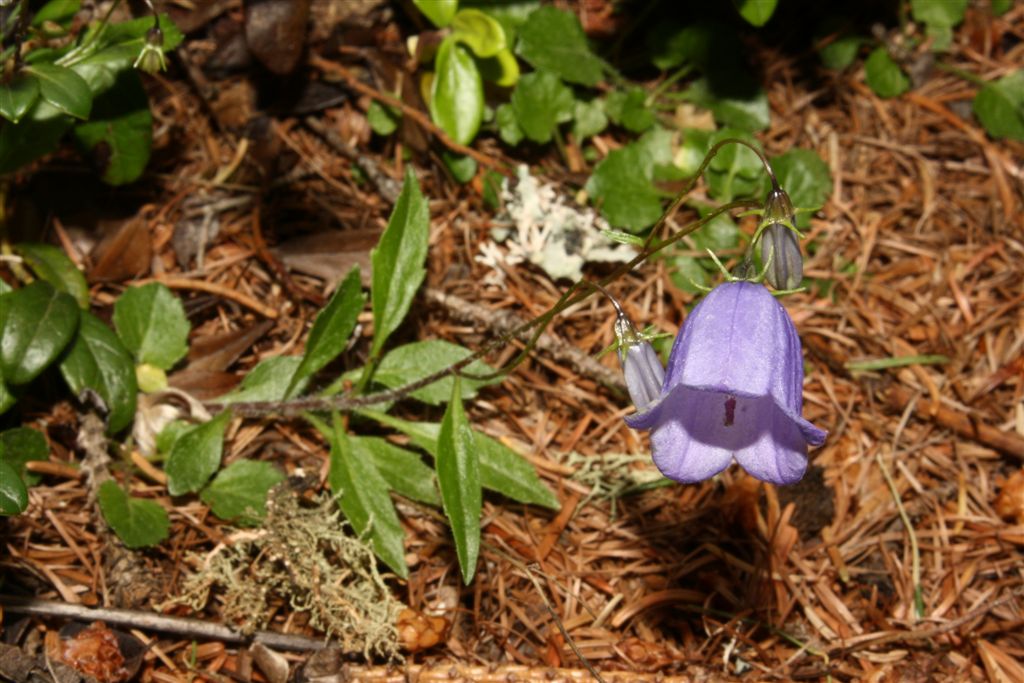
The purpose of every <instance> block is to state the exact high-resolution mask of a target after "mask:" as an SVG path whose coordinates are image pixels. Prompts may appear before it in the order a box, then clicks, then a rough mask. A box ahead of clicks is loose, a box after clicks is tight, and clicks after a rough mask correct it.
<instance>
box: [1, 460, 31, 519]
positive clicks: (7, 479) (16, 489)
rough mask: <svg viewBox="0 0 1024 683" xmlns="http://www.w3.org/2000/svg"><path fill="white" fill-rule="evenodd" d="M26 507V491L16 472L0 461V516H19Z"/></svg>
mask: <svg viewBox="0 0 1024 683" xmlns="http://www.w3.org/2000/svg"><path fill="white" fill-rule="evenodd" d="M27 507H28V489H27V488H26V487H25V482H24V481H22V479H21V477H20V476H18V472H17V470H15V469H14V468H13V467H11V466H10V465H8V464H7V463H6V462H3V461H0V515H19V514H21V513H22V512H24V511H25V508H27Z"/></svg>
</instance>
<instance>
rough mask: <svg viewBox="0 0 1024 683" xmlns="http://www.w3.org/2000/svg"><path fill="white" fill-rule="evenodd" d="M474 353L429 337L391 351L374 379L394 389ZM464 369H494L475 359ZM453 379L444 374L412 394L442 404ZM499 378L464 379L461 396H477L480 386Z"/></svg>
mask: <svg viewBox="0 0 1024 683" xmlns="http://www.w3.org/2000/svg"><path fill="white" fill-rule="evenodd" d="M471 354H472V351H470V350H469V349H466V348H463V347H461V346H458V345H456V344H452V343H451V342H446V341H443V340H441V339H429V340H426V341H419V342H413V343H411V344H405V345H403V346H399V347H397V348H395V349H392V350H391V351H388V353H387V354H386V355H385V356H384V358H382V359H381V361H380V365H378V366H377V371H376V373H374V375H373V381H375V382H379V383H380V384H383V385H384V386H386V387H388V388H391V389H394V388H396V387H400V386H403V385H405V384H409V383H411V382H415V381H417V380H420V379H423V378H424V377H427V376H429V375H432V374H433V373H435V372H438V371H439V370H443V369H445V368H447V367H448V366H450V365H452V364H454V363H457V362H458V361H460V360H462V359H464V358H466V357H467V356H469V355H471ZM465 369H466V372H468V373H472V374H477V375H485V374H489V373H491V372H493V371H494V369H493V368H491V367H490V366H489V365H487V364H486V363H484V362H482V361H479V360H477V361H473V362H472V363H470V364H469V366H467V367H466V368H465ZM454 381H455V380H454V378H452V377H445V378H444V379H441V380H438V381H437V382H434V383H433V384H429V385H427V386H425V387H423V388H421V389H417V390H416V391H414V392H412V394H410V395H411V396H412V397H413V398H416V399H419V400H420V401H423V402H424V403H429V404H431V405H440V404H442V403H444V402H445V401H447V400H448V398H449V397H450V396H451V395H452V384H453V383H454ZM500 381H501V380H500V379H498V380H492V381H491V382H482V381H479V380H475V379H470V378H463V380H462V398H463V399H464V400H465V399H470V398H472V397H473V396H475V395H476V392H477V391H478V390H479V389H480V387H482V386H485V385H486V384H493V383H494V382H500Z"/></svg>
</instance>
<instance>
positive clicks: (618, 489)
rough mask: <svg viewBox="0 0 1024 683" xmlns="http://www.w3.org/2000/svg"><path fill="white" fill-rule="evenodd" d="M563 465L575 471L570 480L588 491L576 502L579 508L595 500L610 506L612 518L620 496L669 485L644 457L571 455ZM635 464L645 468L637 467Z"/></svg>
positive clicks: (616, 454) (573, 453)
mask: <svg viewBox="0 0 1024 683" xmlns="http://www.w3.org/2000/svg"><path fill="white" fill-rule="evenodd" d="M564 462H565V464H566V465H568V466H569V467H572V468H573V469H574V470H575V471H574V472H573V473H572V475H571V476H570V479H573V480H574V481H578V482H580V483H581V484H586V485H587V486H589V487H590V493H588V494H587V495H586V496H585V497H584V498H583V500H581V501H580V507H583V506H585V505H587V504H588V503H589V502H590V501H592V500H595V499H596V500H607V501H610V502H611V505H612V509H611V514H612V517H613V518H614V517H615V514H616V502H617V501H618V499H619V498H621V497H622V496H625V495H629V494H631V493H637V492H639V491H642V490H645V489H648V488H653V487H655V486H658V485H660V484H661V482H663V481H664V482H668V483H671V482H670V481H669V480H667V479H665V478H664V477H663V476H662V475H661V473H660V472H659V471H658V470H657V469H655V468H654V467H651V466H650V464H651V459H650V456H647V455H629V454H626V453H615V454H610V455H582V454H580V453H577V452H575V451H573V452H572V453H568V454H567V455H566V456H565V459H564ZM638 463H643V464H645V465H647V466H646V467H637V464H638Z"/></svg>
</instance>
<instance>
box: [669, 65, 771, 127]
mask: <svg viewBox="0 0 1024 683" xmlns="http://www.w3.org/2000/svg"><path fill="white" fill-rule="evenodd" d="M745 85H747V86H748V87H745V88H744V89H743V94H742V95H739V94H736V95H725V94H721V93H717V92H715V91H714V89H713V88H712V87H711V84H710V81H709V80H708V79H706V78H701V79H698V80H696V81H694V82H693V83H692V84H691V85H690V87H689V88H688V89H687V90H686V92H685V96H686V99H688V100H690V101H691V102H693V103H694V104H697V105H700V106H701V107H704V108H705V109H709V110H710V111H711V113H712V114H714V116H715V121H717V122H718V123H720V124H722V125H724V126H729V127H732V128H738V129H740V130H745V131H748V132H751V133H754V132H757V131H759V130H764V129H765V128H767V127H768V126H769V124H770V123H771V110H770V108H769V107H768V95H767V94H765V92H764V89H763V88H761V87H760V86H758V85H756V84H753V83H748V84H745Z"/></svg>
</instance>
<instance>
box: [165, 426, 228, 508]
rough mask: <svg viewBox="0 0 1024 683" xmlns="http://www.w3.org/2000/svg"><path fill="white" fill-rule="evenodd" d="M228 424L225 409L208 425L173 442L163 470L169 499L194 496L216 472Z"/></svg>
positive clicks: (196, 428)
mask: <svg viewBox="0 0 1024 683" xmlns="http://www.w3.org/2000/svg"><path fill="white" fill-rule="evenodd" d="M230 421H231V411H230V410H225V411H224V412H222V413H221V414H220V415H218V416H217V417H215V418H213V419H212V420H210V421H209V422H204V423H203V424H199V425H195V426H194V427H191V428H189V429H188V430H187V431H185V432H183V433H182V434H181V435H180V436H179V437H178V438H177V439H175V441H174V445H173V446H171V453H170V455H169V456H168V457H167V465H166V466H165V467H164V470H165V471H166V473H167V491H168V492H169V493H170V494H171V495H172V496H180V495H182V494H184V493H195V492H196V491H198V490H199V489H201V488H203V486H204V485H205V484H206V482H207V481H209V480H210V477H212V476H213V473H214V472H216V471H217V469H218V468H219V467H220V458H221V454H222V453H223V451H224V430H225V429H227V426H228V422H230Z"/></svg>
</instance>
